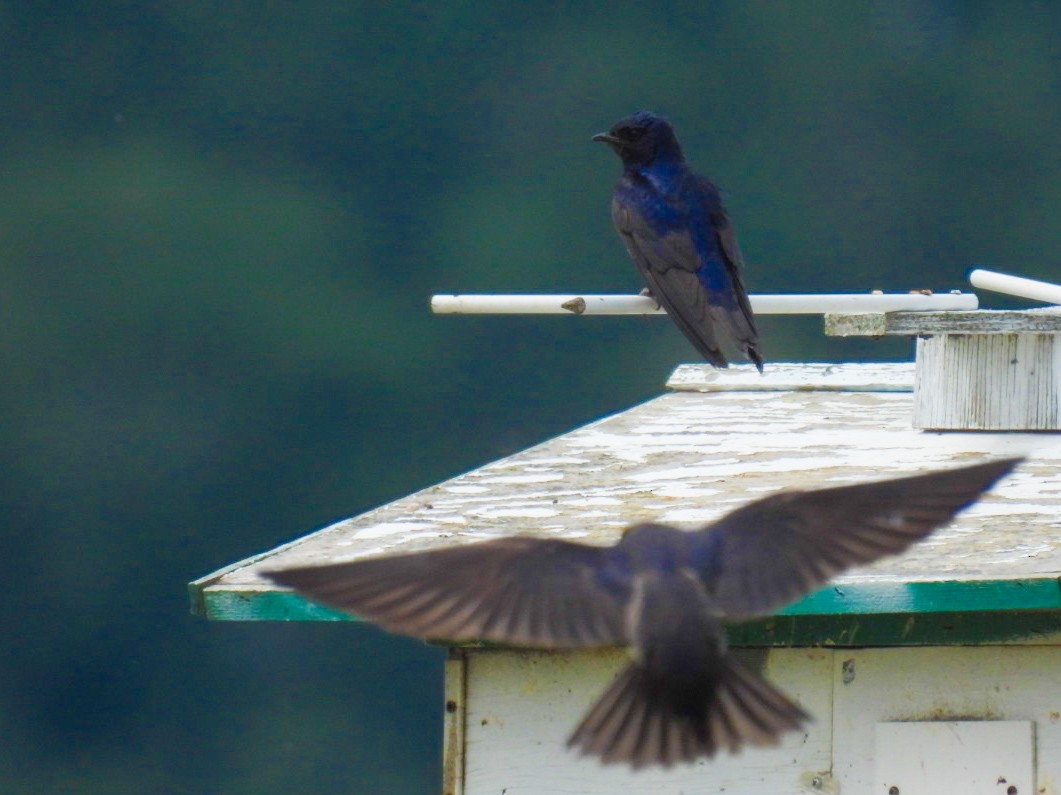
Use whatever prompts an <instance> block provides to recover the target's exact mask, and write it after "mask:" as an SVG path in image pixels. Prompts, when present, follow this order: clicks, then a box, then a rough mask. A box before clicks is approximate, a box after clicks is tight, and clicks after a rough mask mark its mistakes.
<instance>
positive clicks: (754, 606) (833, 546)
mask: <svg viewBox="0 0 1061 795" xmlns="http://www.w3.org/2000/svg"><path fill="white" fill-rule="evenodd" d="M1020 461H1021V459H1019V458H1010V459H1004V460H999V461H992V462H990V463H986V464H976V465H974V466H967V467H961V468H957V469H950V470H945V471H941V472H931V473H929V474H926V475H915V476H913V477H906V478H898V479H894V480H886V481H881V482H876V483H863V484H858V485H855V486H840V487H836V488H828V489H818V490H815V491H789V492H782V493H780V494H775V495H772V496H770V497H767V498H765V499H762V500H758V501H756V502H753V503H751V504H749V505H745V506H744V507H742V508H739V509H737V510H736V511H733V512H732V513H730V514H728V515H727V516H725V517H723V518H722V519H721V520H720V521H719V522H717V523H716V524H714V525H711V526H709V527H707V528H704V529H703V530H702V531H700V532H699V533H698V534H696V535H697V537H696V538H695V539H694V541H693V543H692V544H691V554H692V556H693V564H694V566H695V567H696V569H697V571H698V572H699V574H700V576H701V578H702V579H703V580H704V583H705V586H706V588H707V591H708V593H709V594H710V595H711V597H712V599H713V600H715V601H716V603H717V604H718V606H719V608H720V609H722V610H723V611H724V612H725V614H726V615H727V617H730V618H742V617H749V616H754V615H761V614H764V613H769V612H771V611H773V610H776V609H777V608H780V607H783V606H784V605H786V604H788V603H789V602H792V601H794V600H795V599H797V598H799V597H800V596H802V595H803V594H805V593H808V592H810V591H812V590H815V589H817V588H819V587H821V586H822V585H824V584H825V583H826V582H827V581H828V580H829V579H831V578H832V577H834V576H836V575H837V574H839V573H841V572H842V571H844V570H846V569H848V568H851V567H852V566H858V565H862V564H866V563H871V562H873V561H875V560H877V559H879V558H881V557H884V556H886V555H893V554H897V553H899V552H902V551H903V550H905V549H906V548H907V547H909V546H910V545H911V544H913V543H914V542H916V541H919V540H921V539H922V538H924V537H925V536H927V535H928V534H929V533H931V532H932V531H933V530H935V529H936V528H937V527H940V526H941V525H944V524H946V523H947V522H949V521H950V520H951V518H953V517H954V515H955V514H957V513H958V512H959V511H961V510H963V509H964V508H966V507H968V506H969V505H971V504H972V503H973V502H975V501H976V500H977V499H978V498H979V497H980V495H981V494H982V493H983V492H984V491H986V490H987V489H989V488H990V487H991V486H992V485H993V484H994V483H995V482H996V481H997V480H999V479H1000V478H1002V477H1004V476H1005V475H1006V474H1008V473H1009V472H1010V471H1011V470H1012V469H1013V468H1014V467H1015V466H1016V465H1017V464H1018V463H1020Z"/></svg>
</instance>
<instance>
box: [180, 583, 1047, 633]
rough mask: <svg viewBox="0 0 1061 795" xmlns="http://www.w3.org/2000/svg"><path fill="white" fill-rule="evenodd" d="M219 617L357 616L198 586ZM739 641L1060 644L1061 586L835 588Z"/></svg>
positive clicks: (281, 597)
mask: <svg viewBox="0 0 1061 795" xmlns="http://www.w3.org/2000/svg"><path fill="white" fill-rule="evenodd" d="M189 590H190V591H191V596H192V612H193V613H195V614H196V615H199V616H202V617H204V618H207V619H210V620H213V621H358V620H359V619H357V618H356V617H353V616H349V615H347V614H345V613H341V612H339V611H336V610H331V609H329V608H326V607H322V606H320V605H317V604H315V603H313V602H310V601H307V600H305V599H303V598H302V597H300V596H298V595H297V594H295V593H292V592H290V591H268V590H254V591H250V590H246V591H236V590H230V589H222V588H212V587H209V586H208V585H204V580H199V581H197V582H194V583H191V584H190V586H189ZM728 634H729V639H730V643H731V644H733V645H734V646H840V647H843V646H945V645H957V644H987V643H1021V642H1024V643H1028V642H1046V641H1047V640H1052V641H1053V642H1058V641H1061V584H1059V582H1058V580H1057V579H1056V578H1054V577H1048V578H1041V579H1022V580H971V581H950V580H943V581H931V582H910V583H889V582H869V583H859V584H852V585H832V586H828V587H826V588H823V589H822V590H820V591H818V592H817V593H814V594H811V595H810V596H808V597H806V598H805V599H803V600H801V601H799V602H796V603H795V604H792V605H789V606H788V607H787V608H785V609H784V610H782V611H781V612H780V613H779V614H778V615H776V616H773V617H770V618H766V619H760V620H756V621H751V622H748V623H745V624H739V625H734V626H731V627H729V629H728Z"/></svg>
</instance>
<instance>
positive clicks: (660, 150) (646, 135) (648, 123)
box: [593, 110, 683, 166]
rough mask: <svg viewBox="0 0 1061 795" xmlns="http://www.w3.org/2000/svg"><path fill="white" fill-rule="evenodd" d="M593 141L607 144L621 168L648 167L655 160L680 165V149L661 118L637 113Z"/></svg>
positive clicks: (647, 113) (599, 134)
mask: <svg viewBox="0 0 1061 795" xmlns="http://www.w3.org/2000/svg"><path fill="white" fill-rule="evenodd" d="M593 140H594V141H599V142H600V143H604V144H608V146H610V147H611V148H612V149H613V150H614V151H615V153H616V154H617V155H619V157H620V159H622V161H623V165H624V166H649V165H651V164H652V163H654V162H655V161H657V160H664V159H666V160H669V161H674V162H681V161H682V159H683V158H682V148H681V146H679V145H678V139H677V138H675V137H674V129H673V128H672V127H671V126H670V124H669V123H668V121H667V120H666V119H664V118H661V117H660V116H656V115H655V114H652V113H649V112H648V111H644V110H642V111H639V112H637V113H635V114H634V115H633V116H627V117H626V118H625V119H620V120H619V121H617V122H616V123H615V124H613V125H612V128H611V129H610V130H608V132H606V133H598V134H597V135H594V136H593Z"/></svg>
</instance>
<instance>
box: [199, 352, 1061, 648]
mask: <svg viewBox="0 0 1061 795" xmlns="http://www.w3.org/2000/svg"><path fill="white" fill-rule="evenodd" d="M913 378H914V370H913V365H912V364H906V363H902V364H843V365H824V364H789V365H785V364H771V365H769V366H768V368H767V371H766V374H765V375H764V376H760V375H759V374H758V373H756V372H755V371H754V370H753V369H752V368H751V367H734V368H731V369H730V370H727V371H717V370H713V369H712V368H710V367H707V366H706V365H705V366H699V365H684V366H682V367H680V368H678V370H676V371H675V372H674V374H673V375H672V376H671V378H670V380H669V382H668V387H669V389H670V391H669V392H668V393H667V394H664V395H662V396H660V397H657V398H655V399H653V400H650V401H648V402H646V403H644V404H641V405H638V406H635V407H633V408H631V409H628V410H626V411H622V412H619V413H617V414H614V415H612V416H609V417H606V418H604V419H602V420H598V421H596V422H593V423H590V424H589V425H586V426H584V427H582V428H579V429H577V430H574V431H572V432H570V433H566V434H564V435H562V436H559V437H557V438H555V439H551V440H549V441H547V442H544V443H542V444H539V445H537V446H535V447H531V448H529V449H527V450H524V451H522V452H520V453H517V454H515V455H512V456H509V457H506V458H503V459H500V460H498V461H494V462H492V463H489V464H486V465H485V466H482V467H480V468H478V469H475V470H473V471H471V472H468V473H466V474H463V475H460V476H458V477H455V478H453V479H451V480H447V481H445V482H443V483H439V484H438V485H435V486H431V487H430V488H427V489H424V490H422V491H419V492H416V493H415V494H411V495H409V496H408V497H404V498H402V499H399V500H396V501H394V502H392V503H389V504H387V505H384V506H382V507H380V508H377V509H375V510H372V511H368V512H367V513H364V514H361V515H360V516H356V517H354V518H351V519H347V520H344V521H341V522H338V523H336V524H333V525H331V526H329V527H325V528H324V529H322V530H319V531H317V532H315V533H311V534H310V535H307V536H305V537H303V538H300V539H298V540H296V541H294V542H292V543H290V544H286V545H284V546H281V547H278V548H276V549H273V550H270V551H268V552H265V553H263V554H260V555H256V556H254V557H252V558H248V559H247V560H244V561H241V562H239V563H236V564H233V565H231V566H229V567H227V568H225V569H222V570H221V571H219V572H215V573H214V574H211V575H208V576H207V577H204V578H202V579H200V580H197V581H195V582H193V583H192V584H191V586H190V588H191V593H192V602H193V610H194V612H196V613H198V614H200V615H203V616H205V617H207V618H211V619H218V620H254V619H266V620H270V619H272V620H275V619H281V620H334V619H341V618H345V616H343V615H341V614H338V613H335V612H334V611H331V610H328V609H326V608H323V607H320V606H317V605H313V604H311V603H309V602H307V601H305V600H303V599H302V598H301V597H299V596H297V595H295V594H293V593H291V592H287V591H284V590H282V589H280V588H278V587H277V586H275V585H273V584H272V583H271V582H269V581H267V580H265V579H264V578H263V577H262V576H261V571H262V570H267V569H277V568H284V567H289V566H306V565H313V564H318V563H319V564H323V563H333V562H339V561H344V560H353V559H356V558H360V557H364V556H369V555H379V554H394V553H402V552H412V551H418V550H425V549H434V548H438V547H447V546H453V545H460V544H468V543H471V542H474V541H479V540H484V539H489V538H497V537H499V536H505V535H515V534H526V535H537V536H545V537H552V538H565V539H570V540H577V541H581V542H585V543H592V544H609V543H613V542H614V541H615V540H616V539H617V538H618V537H619V535H620V533H621V532H622V530H623V528H624V527H626V526H628V525H630V524H633V523H636V522H642V521H656V522H663V523H667V524H674V525H677V526H681V527H685V528H689V529H692V528H696V527H698V526H700V525H703V524H705V523H707V522H711V521H713V520H715V519H717V518H719V517H720V516H721V515H723V514H724V513H726V512H728V511H730V510H732V509H734V508H736V507H738V506H740V505H743V504H745V503H747V502H749V501H752V500H755V499H757V498H759V497H763V496H765V495H767V494H770V493H772V492H775V491H778V490H781V489H787V488H818V487H825V486H837V485H844V484H852V483H860V482H865V481H869V480H874V479H884V478H892V477H901V476H904V475H910V474H917V473H922V472H926V471H929V470H933V469H942V468H947V467H954V466H960V465H965V464H972V463H976V462H978V461H984V460H988V459H991V458H997V457H1002V456H1012V455H1026V456H1028V460H1027V461H1026V462H1025V463H1024V464H1022V465H1021V466H1020V467H1019V469H1018V470H1017V471H1016V472H1015V473H1014V474H1012V475H1011V476H1009V477H1007V478H1005V479H1003V480H1002V481H1001V482H1000V483H999V484H998V485H997V486H995V487H994V488H993V489H992V490H991V492H990V493H988V494H987V495H985V497H984V498H983V499H982V500H981V501H980V502H978V503H977V504H975V505H974V506H972V507H971V508H970V509H969V510H967V511H965V512H964V513H963V514H961V515H960V516H959V517H958V518H957V519H956V520H955V521H954V522H953V523H952V524H950V525H949V526H947V527H945V528H943V529H941V530H939V531H938V532H936V533H935V534H934V535H933V536H931V537H930V538H929V539H928V540H927V541H925V542H922V543H920V544H918V545H916V546H915V547H913V548H912V549H911V550H910V551H909V552H907V553H906V554H904V555H902V556H900V557H895V558H889V559H886V560H883V561H880V562H878V563H876V564H875V565H872V566H868V567H864V568H860V569H857V570H853V571H851V572H849V573H848V574H846V575H845V576H843V577H841V578H839V579H837V580H836V581H834V582H833V583H831V584H830V585H828V586H826V587H825V588H824V589H822V590H821V591H818V592H817V593H814V594H811V595H809V596H807V597H806V598H804V599H803V600H801V601H799V602H797V603H795V604H793V605H790V606H789V607H787V608H785V609H784V610H782V611H780V613H779V614H778V615H777V616H773V617H769V618H766V619H762V620H759V621H756V622H752V623H750V624H745V625H742V626H737V627H734V628H732V629H731V633H730V634H731V641H732V642H734V643H736V644H741V643H744V644H748V645H760V644H762V645H790V644H791V645H804V644H822V643H825V644H837V645H892V644H896V645H902V644H923V643H933V644H935V643H969V642H999V641H1012V640H1020V639H1028V638H1032V639H1035V638H1042V637H1045V636H1048V635H1057V634H1058V633H1061V587H1059V584H1058V583H1059V575H1061V478H1059V477H1058V475H1059V474H1061V435H1059V434H1049V433H985V432H926V431H918V430H914V429H913V428H912V427H911V421H910V418H911V413H912V394H911V392H912V384H913Z"/></svg>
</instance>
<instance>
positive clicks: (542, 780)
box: [462, 646, 1061, 795]
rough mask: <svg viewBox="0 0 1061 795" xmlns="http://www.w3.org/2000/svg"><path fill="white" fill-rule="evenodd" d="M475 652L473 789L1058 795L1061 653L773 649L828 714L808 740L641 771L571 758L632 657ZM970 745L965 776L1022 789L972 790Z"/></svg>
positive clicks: (778, 666)
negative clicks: (594, 707)
mask: <svg viewBox="0 0 1061 795" xmlns="http://www.w3.org/2000/svg"><path fill="white" fill-rule="evenodd" d="M738 653H741V652H740V650H738ZM462 654H464V655H466V657H465V659H466V678H465V680H464V682H465V686H466V697H465V706H466V710H467V711H466V714H465V715H464V719H465V720H464V731H465V746H464V754H465V756H464V759H463V762H464V770H465V776H464V781H463V785H464V788H465V789H464V791H465V792H466V793H467V795H495V794H496V793H499V792H505V793H506V795H529V794H530V793H540V792H563V793H565V795H598V794H601V795H603V793H615V792H652V793H659V794H660V795H669V794H673V795H678V793H692V792H723V791H724V792H726V793H727V795H745V793H748V794H750V793H756V794H758V793H763V792H769V793H779V794H780V795H785V794H786V793H792V794H793V795H795V794H796V793H801V794H802V795H807V793H809V792H840V793H843V795H886V793H887V787H882V786H881V784H882V781H881V778H879V776H884V777H885V780H888V779H892V780H893V781H900V782H901V783H900V784H897V786H900V793H901V795H919V794H920V793H921V792H926V793H932V794H933V795H936V794H937V793H948V792H963V793H965V792H969V793H974V795H975V793H985V794H986V793H992V795H1006V789H1007V787H1008V786H1009V785H1014V786H1016V787H1017V788H1018V790H1017V791H1018V795H1058V793H1059V790H1058V789H1057V783H1058V782H1061V647H1057V646H1035V647H1016V646H1005V647H999V646H985V647H951V648H918V647H911V648H897V649H773V650H770V651H769V653H768V654H767V655H766V667H765V674H766V676H767V677H768V678H769V679H770V680H771V681H772V682H774V683H775V684H776V685H777V686H778V687H780V688H781V689H782V690H783V691H784V692H786V693H787V694H789V695H790V696H792V697H794V698H795V699H796V700H797V701H799V703H800V704H801V705H802V706H803V707H804V708H805V709H806V710H807V711H808V712H810V713H811V714H812V715H813V716H814V717H815V720H814V721H813V722H812V723H810V724H809V725H808V726H807V730H806V733H805V734H804V733H792V734H789V735H788V736H786V738H785V739H784V741H783V743H782V744H781V745H780V746H779V747H777V748H772V749H747V750H745V751H743V752H741V753H740V754H737V755H735V756H727V755H721V756H719V757H717V758H715V759H714V760H702V761H701V762H698V763H696V764H693V765H685V766H680V767H675V768H672V769H671V770H645V771H640V772H638V773H636V774H633V773H631V772H630V770H629V769H627V768H624V767H622V766H603V765H600V764H599V763H598V762H597V761H596V760H593V759H583V758H580V757H578V756H576V755H574V754H573V753H570V752H566V751H565V750H564V745H565V742H566V739H567V737H568V735H569V733H570V732H571V731H572V729H573V728H574V727H575V726H576V725H577V723H578V720H579V719H580V717H581V716H582V714H583V713H584V712H585V710H586V709H587V708H588V707H589V705H590V704H591V703H592V702H593V701H594V700H595V699H596V698H597V697H598V695H599V694H600V693H601V692H602V691H603V689H604V688H605V687H606V686H607V683H608V682H609V681H610V679H611V678H612V677H613V676H615V675H616V674H617V673H618V671H619V670H620V668H621V667H622V666H624V665H625V664H626V663H627V657H626V654H625V652H623V651H621V650H616V649H602V650H590V651H579V652H535V651H506V650H500V649H465V650H463V651H462ZM845 667H846V668H847V670H848V672H849V674H848V675H847V676H845V675H844V670H845ZM852 672H853V678H852V676H851V675H850V673H852ZM959 721H960V722H962V723H957V722H959ZM896 722H901V723H902V724H904V727H910V728H899V729H895V730H893V729H888V728H885V729H884V730H883V731H884V733H885V734H887V733H888V732H895V734H893V735H891V736H890V739H889V738H887V737H886V738H885V742H884V743H881V734H880V724H894V723H896ZM983 722H986V723H983ZM1032 726H1034V731H1032V728H1031V727H1032ZM918 732H920V734H918ZM955 739H957V741H958V742H953V740H955ZM1032 743H1034V746H1033V745H1032ZM963 744H964V745H963ZM915 748H916V749H917V752H918V753H920V756H916V755H914V754H915V751H914V749H915ZM963 748H964V749H965V751H970V752H972V753H971V754H970V756H971V757H975V758H976V759H977V760H979V761H980V762H983V763H984V764H983V766H982V769H977V768H976V766H975V765H973V766H971V767H968V768H965V772H966V774H968V775H969V776H976V777H978V778H979V779H982V778H983V775H984V774H985V771H986V770H987V768H988V767H990V768H992V769H995V768H997V770H996V771H995V773H994V776H995V777H994V778H993V779H991V784H992V786H995V785H997V784H998V781H997V779H998V776H1000V775H1002V776H1005V777H1007V779H1009V782H1008V784H1007V785H1005V786H1001V787H1000V788H999V789H997V790H995V789H985V788H980V789H977V788H974V787H963V786H962V784H963V783H965V781H964V780H963V779H962V778H961V774H962V769H963V768H962V767H960V766H959V765H958V763H957V762H955V761H954V760H956V759H957V760H959V761H960V760H963V759H965V758H966V757H965V756H963V755H962V753H963ZM1003 752H1005V753H1003ZM897 757H898V758H897ZM904 759H905V762H906V764H905V765H904V764H903V760H904ZM1032 763H1033V764H1034V765H1035V769H1034V770H1032V769H1031V768H1030V766H1029V765H1030V764H1032ZM941 765H946V767H941ZM913 768H917V769H916V770H914V769H913ZM941 771H942V774H943V775H946V774H947V772H948V771H949V773H950V776H951V778H950V779H949V780H946V781H945V784H944V785H942V786H936V787H935V788H934V789H926V790H919V789H917V786H918V785H919V784H920V783H923V782H926V781H927V782H933V781H934V779H932V778H931V776H933V775H934V774H936V773H937V772H941ZM894 776H901V778H900V779H893V777H894ZM918 776H923V777H918ZM815 778H817V779H818V784H819V785H820V787H818V788H815V787H814V786H813V782H814V779H815ZM1036 779H1037V784H1038V788H1037V789H1036V788H1033V783H1036Z"/></svg>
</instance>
